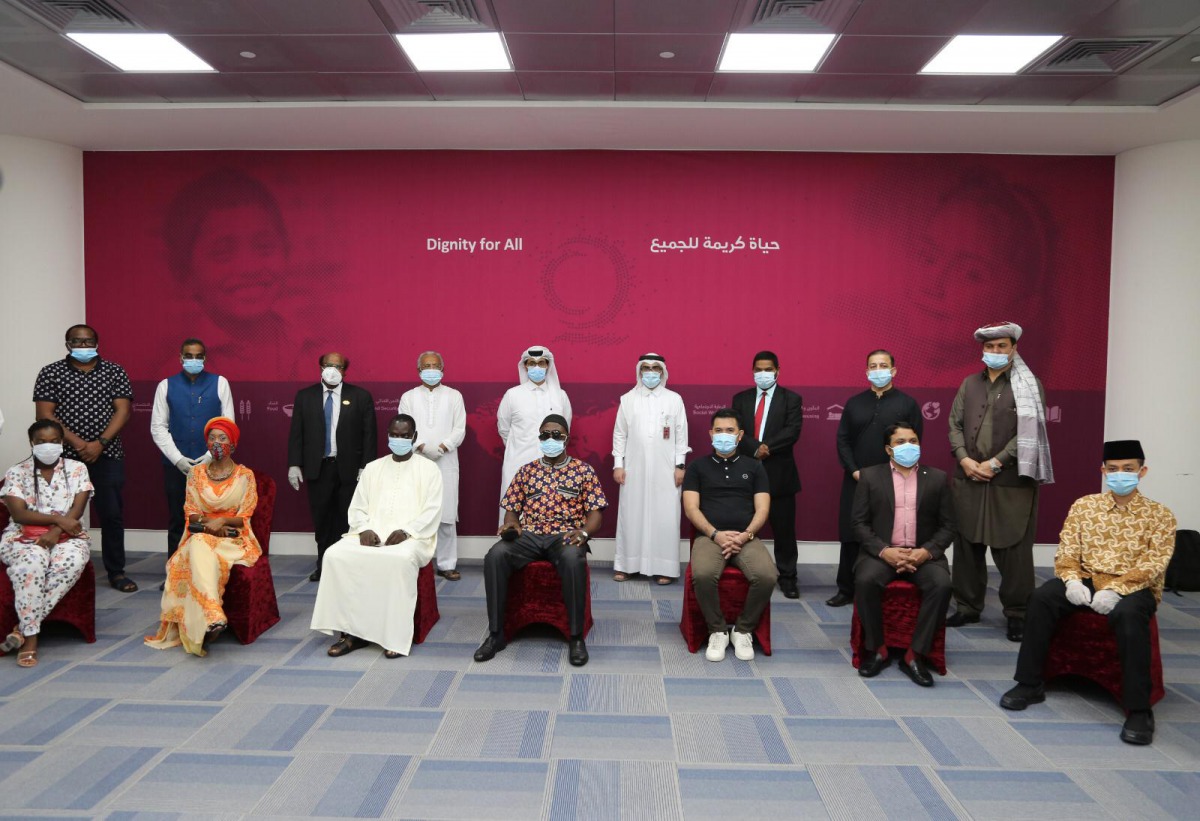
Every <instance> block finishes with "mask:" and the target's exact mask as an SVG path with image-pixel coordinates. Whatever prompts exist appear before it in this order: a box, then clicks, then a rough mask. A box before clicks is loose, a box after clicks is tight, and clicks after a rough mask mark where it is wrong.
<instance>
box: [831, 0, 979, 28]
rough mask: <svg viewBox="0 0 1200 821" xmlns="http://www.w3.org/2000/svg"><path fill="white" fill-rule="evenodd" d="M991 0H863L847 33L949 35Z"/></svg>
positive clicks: (848, 26) (847, 26) (849, 24)
mask: <svg viewBox="0 0 1200 821" xmlns="http://www.w3.org/2000/svg"><path fill="white" fill-rule="evenodd" d="M987 2H988V0H862V3H861V4H860V5H859V7H858V10H857V11H855V13H854V16H853V17H852V18H851V19H850V22H849V23H848V24H847V25H846V28H845V33H846V34H894V35H919V34H926V35H934V36H942V37H949V36H951V35H954V34H957V33H958V32H959V30H961V29H962V27H963V25H964V24H965V23H966V22H967V21H968V20H970V19H971V18H972V17H974V16H975V15H976V14H978V13H979V10H980V9H982V8H983V7H984V6H985V5H987Z"/></svg>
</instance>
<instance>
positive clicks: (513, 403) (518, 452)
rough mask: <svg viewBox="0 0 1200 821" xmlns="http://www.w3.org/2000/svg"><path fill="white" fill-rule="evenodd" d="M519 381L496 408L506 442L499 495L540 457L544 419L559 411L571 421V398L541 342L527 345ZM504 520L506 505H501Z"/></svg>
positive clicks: (498, 424)
mask: <svg viewBox="0 0 1200 821" xmlns="http://www.w3.org/2000/svg"><path fill="white" fill-rule="evenodd" d="M517 377H518V380H519V381H518V384H516V385H514V386H513V387H511V388H509V389H508V390H507V391H506V392H505V394H504V398H503V399H501V400H500V408H499V409H498V410H497V411H496V427H497V428H498V429H499V431H500V439H501V441H502V442H504V464H503V466H502V468H501V470H500V496H501V498H503V497H504V494H505V492H506V491H507V490H508V486H509V484H510V483H511V482H512V480H513V477H514V476H516V475H517V470H518V469H520V468H521V466H522V465H525V464H527V463H529V462H531V461H533V460H534V459H536V458H538V430H539V427H538V426H539V425H541V423H542V420H543V419H545V418H546V417H547V416H548V415H550V414H552V413H556V414H558V415H559V416H561V417H562V418H563V419H566V420H567V424H568V425H570V424H571V400H570V399H569V398H568V397H567V392H566V391H564V390H563V389H562V388H561V387H560V386H559V383H558V368H557V366H556V364H555V361H554V354H552V353H550V349H549V348H546V347H543V346H541V345H534V346H532V347H530V348H526V349H525V352H524V353H522V354H521V360H520V362H518V363H517ZM500 523H501V524H503V523H504V506H503V503H501V507H500Z"/></svg>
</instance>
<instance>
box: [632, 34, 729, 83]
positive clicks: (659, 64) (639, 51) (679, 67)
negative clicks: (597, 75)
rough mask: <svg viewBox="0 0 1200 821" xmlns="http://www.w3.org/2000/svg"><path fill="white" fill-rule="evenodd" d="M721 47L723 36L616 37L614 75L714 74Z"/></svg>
mask: <svg viewBox="0 0 1200 821" xmlns="http://www.w3.org/2000/svg"><path fill="white" fill-rule="evenodd" d="M724 43H725V35H724V34H618V35H617V51H616V53H617V71H669V72H674V73H676V74H679V73H681V72H691V71H706V72H711V71H715V70H716V68H717V58H719V57H720V56H721V46H722V45H724ZM663 52H669V53H671V54H674V55H675V56H674V57H670V58H663V57H660V56H659V55H660V54H661V53H663Z"/></svg>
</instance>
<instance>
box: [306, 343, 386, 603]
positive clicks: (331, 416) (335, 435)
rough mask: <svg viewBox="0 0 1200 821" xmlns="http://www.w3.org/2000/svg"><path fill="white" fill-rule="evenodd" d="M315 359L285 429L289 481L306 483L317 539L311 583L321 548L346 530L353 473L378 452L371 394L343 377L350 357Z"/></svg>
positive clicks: (315, 577) (354, 480)
mask: <svg viewBox="0 0 1200 821" xmlns="http://www.w3.org/2000/svg"><path fill="white" fill-rule="evenodd" d="M319 364H320V366H321V382H320V384H318V385H310V386H309V387H307V388H301V389H300V390H299V391H297V392H296V400H295V403H294V404H293V406H292V429H291V431H290V432H289V433H288V465H289V467H288V483H289V484H291V486H292V489H293V490H299V489H300V484H301V483H302V482H305V481H307V482H308V509H309V511H311V513H312V520H313V530H314V535H315V536H316V539H317V569H316V570H314V571H313V572H312V575H311V576H309V577H308V578H309V581H314V582H316V581H320V580H321V559H322V558H323V557H324V555H325V549H326V548H327V547H329V546H330V545H331V544H333V543H334V542H336V541H337V540H338V539H340V538H341V537H342V535H343V534H345V533H346V531H347V530H349V529H350V525H349V524H347V523H346V511H347V510H348V509H349V507H350V500H351V498H353V496H354V489H355V487H357V486H358V476H359V474H360V473H362V469H363V468H364V467H366V465H367V463H368V462H370V461H372V460H373V459H374V458H375V456H376V453H377V451H378V443H377V441H376V435H375V399H374V398H373V397H372V396H371V394H370V392H369V391H367V390H365V389H363V388H360V387H357V386H355V385H350V384H347V383H345V382H343V381H342V376H343V374H345V372H346V371H347V369H349V367H350V360H349V359H347V358H346V357H344V356H342V355H341V354H340V353H327V354H325V355H323V356H322V357H321V358H320V360H319Z"/></svg>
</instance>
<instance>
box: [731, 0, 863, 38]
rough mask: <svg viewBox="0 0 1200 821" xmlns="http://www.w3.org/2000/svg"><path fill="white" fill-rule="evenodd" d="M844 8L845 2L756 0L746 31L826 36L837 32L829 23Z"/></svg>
mask: <svg viewBox="0 0 1200 821" xmlns="http://www.w3.org/2000/svg"><path fill="white" fill-rule="evenodd" d="M844 5H845V0H758V5H757V7H756V8H755V9H754V16H753V18H751V21H750V25H749V26H747V28H746V30H747V31H753V32H758V33H768V32H781V33H782V32H813V33H817V32H819V33H828V32H830V31H835V30H836V29H835V28H833V27H832V26H831V25H830V23H831V21H833V20H834V19H835V18H837V17H838V16H839V15H840V8H839V7H841V6H844ZM855 5H857V3H855Z"/></svg>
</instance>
